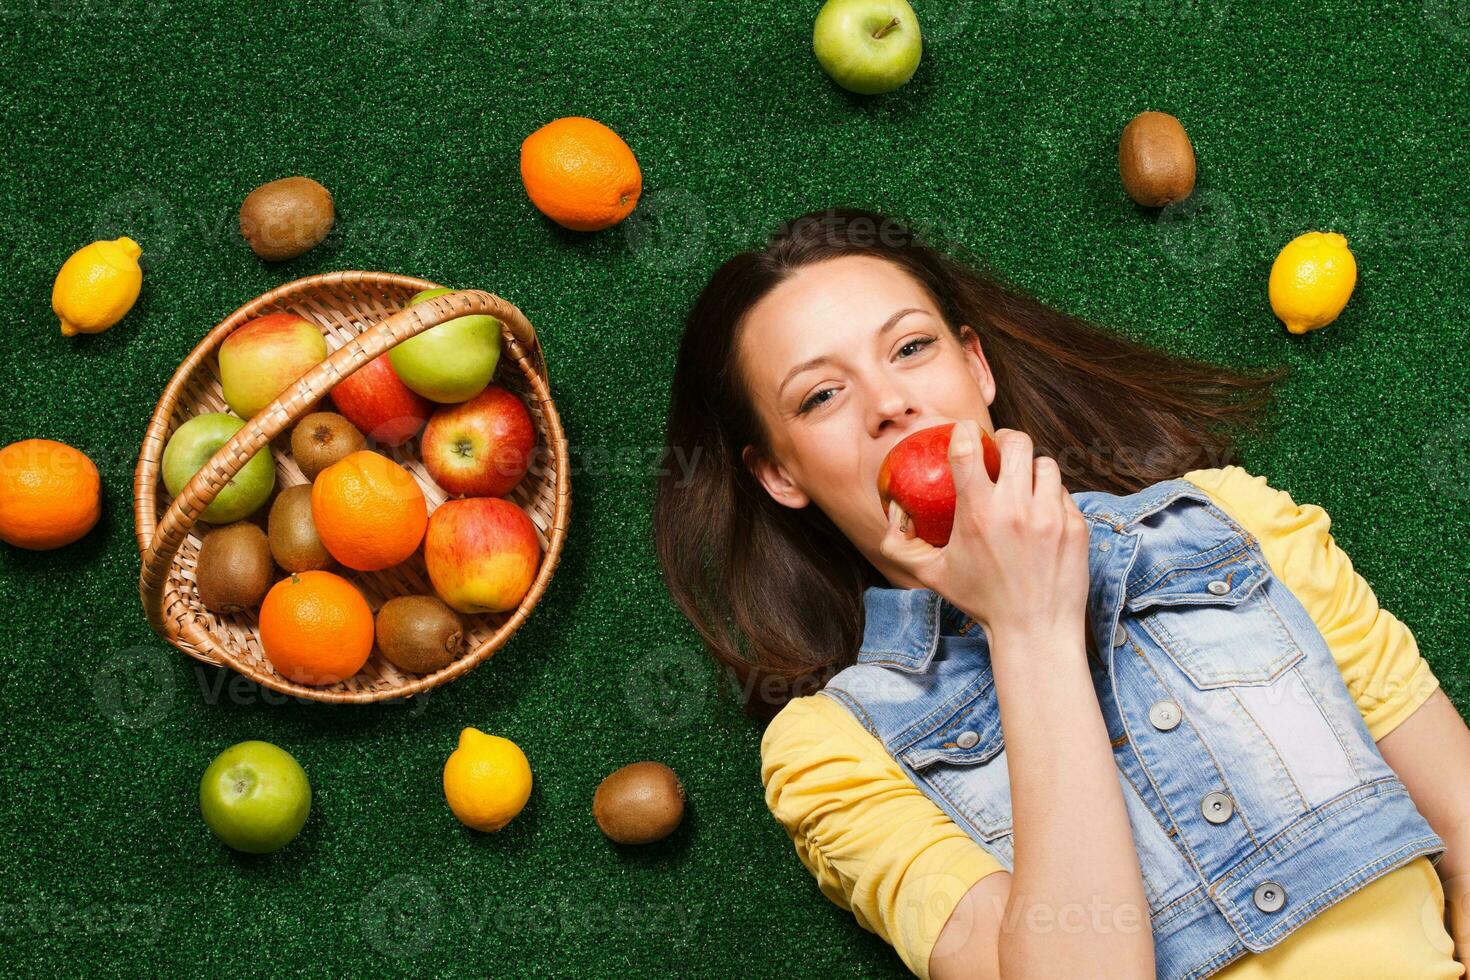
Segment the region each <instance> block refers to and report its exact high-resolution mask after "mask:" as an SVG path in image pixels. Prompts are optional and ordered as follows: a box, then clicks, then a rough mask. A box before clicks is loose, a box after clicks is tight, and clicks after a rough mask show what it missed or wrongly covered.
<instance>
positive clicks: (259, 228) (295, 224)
mask: <svg viewBox="0 0 1470 980" xmlns="http://www.w3.org/2000/svg"><path fill="white" fill-rule="evenodd" d="M336 217H337V212H336V210H335V208H334V207H333V205H332V195H331V193H330V192H329V191H328V190H327V189H326V188H325V187H323V186H322V185H321V184H318V183H317V182H316V181H314V180H312V179H311V178H310V177H282V178H281V179H280V180H273V181H271V182H270V183H268V184H261V185H260V186H259V187H257V188H256V189H255V190H253V191H251V192H250V193H249V194H248V195H247V196H246V198H245V203H243V204H241V205H240V234H241V235H243V236H245V241H247V242H249V243H250V247H251V248H253V249H254V250H255V254H256V255H259V256H260V257H261V258H263V259H265V260H266V261H267V262H282V261H285V260H286V259H294V258H296V256H298V255H301V254H303V253H305V252H309V251H311V250H312V249H313V248H316V246H318V245H320V244H321V243H322V239H324V238H326V237H327V233H328V232H330V231H331V230H332V222H333V221H335V220H336Z"/></svg>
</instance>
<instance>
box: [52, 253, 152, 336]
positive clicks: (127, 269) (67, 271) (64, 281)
mask: <svg viewBox="0 0 1470 980" xmlns="http://www.w3.org/2000/svg"><path fill="white" fill-rule="evenodd" d="M142 254H143V250H142V249H141V248H139V247H138V243H137V242H135V241H133V240H132V239H131V238H116V239H113V240H112V241H110V242H109V241H101V242H93V243H92V244H90V245H85V246H83V247H82V248H79V249H77V250H76V251H75V252H73V253H72V256H71V258H69V259H67V260H66V261H65V262H64V263H62V266H61V271H60V272H58V273H56V284H55V285H54V286H52V287H51V309H53V310H55V311H56V315H57V316H59V317H60V318H61V332H62V334H64V335H65V336H67V337H71V336H73V335H75V334H79V333H101V332H102V331H104V330H106V329H107V328H108V327H110V326H112V325H113V324H114V323H116V322H117V321H119V320H121V319H122V318H123V317H124V316H125V315H126V314H127V312H128V310H131V309H132V308H133V303H134V302H136V301H137V299H138V291H139V290H140V289H142V288H143V270H142V269H140V268H138V256H139V255H142Z"/></svg>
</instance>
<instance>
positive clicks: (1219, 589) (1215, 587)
mask: <svg viewBox="0 0 1470 980" xmlns="http://www.w3.org/2000/svg"><path fill="white" fill-rule="evenodd" d="M1205 588H1207V589H1209V590H1210V595H1224V594H1225V593H1227V592H1229V591H1230V586H1229V585H1228V584H1227V583H1225V582H1222V581H1220V580H1219V579H1215V581H1213V582H1211V583H1210V584H1209V585H1207V586H1205Z"/></svg>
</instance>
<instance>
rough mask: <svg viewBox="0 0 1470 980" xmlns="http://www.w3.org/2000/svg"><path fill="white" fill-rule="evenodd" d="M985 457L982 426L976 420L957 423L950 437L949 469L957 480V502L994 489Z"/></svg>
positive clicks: (955, 480) (955, 482) (955, 487)
mask: <svg viewBox="0 0 1470 980" xmlns="http://www.w3.org/2000/svg"><path fill="white" fill-rule="evenodd" d="M984 456H985V454H984V452H983V451H982V447H981V445H980V423H979V422H976V421H975V420H974V419H970V420H968V421H965V422H956V423H955V426H954V431H953V432H952V433H950V437H949V469H950V473H951V475H952V476H953V477H954V492H955V498H956V501H959V500H963V499H964V498H966V497H968V496H970V495H972V494H975V495H983V494H985V493H987V492H988V491H989V490H990V489H991V487H993V486H994V484H992V483H991V482H990V474H989V473H987V472H986V470H985V458H984Z"/></svg>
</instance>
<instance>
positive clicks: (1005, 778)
mask: <svg viewBox="0 0 1470 980" xmlns="http://www.w3.org/2000/svg"><path fill="white" fill-rule="evenodd" d="M976 682H977V683H976V685H975V686H974V688H973V690H974V693H973V695H972V696H971V697H969V698H968V699H966V700H964V701H963V702H962V703H961V704H960V705H959V706H958V707H957V708H956V709H954V710H950V711H944V712H940V713H937V714H936V715H933V716H931V717H930V718H929V719H928V720H926V721H925V722H923V723H921V724H919V725H916V726H914V728H913V730H912V731H911V732H910V733H908V734H907V735H905V736H904V738H903V739H902V740H901V741H900V742H899V743H898V744H897V745H895V746H893V754H894V755H895V756H896V757H897V758H898V759H899V760H900V761H901V762H903V764H904V765H905V766H907V767H909V768H910V769H912V770H913V771H914V772H915V773H917V774H918V775H919V777H920V779H922V780H923V781H924V782H927V783H928V784H929V785H930V786H931V787H932V788H933V789H935V790H936V791H937V792H939V793H941V794H943V795H944V796H945V797H947V798H948V799H949V801H950V802H951V803H952V804H953V805H954V806H955V808H956V809H957V810H958V811H960V812H962V813H964V814H965V815H966V816H967V817H968V818H969V819H970V820H971V821H972V822H973V823H974V825H975V829H976V830H978V831H979V832H980V834H981V836H983V837H984V838H985V839H986V840H987V841H994V840H995V839H996V838H998V837H1001V836H1003V835H1005V834H1008V833H1010V830H1011V808H1010V774H1009V772H1008V770H1007V768H1006V757H1005V751H1004V750H1005V738H1004V735H1003V733H1002V731H1001V725H1000V709H999V706H998V705H997V703H996V695H995V683H994V680H993V678H992V677H991V675H990V670H989V668H988V667H987V668H985V669H984V670H983V671H982V672H980V673H979V674H978V675H977V676H976Z"/></svg>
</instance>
